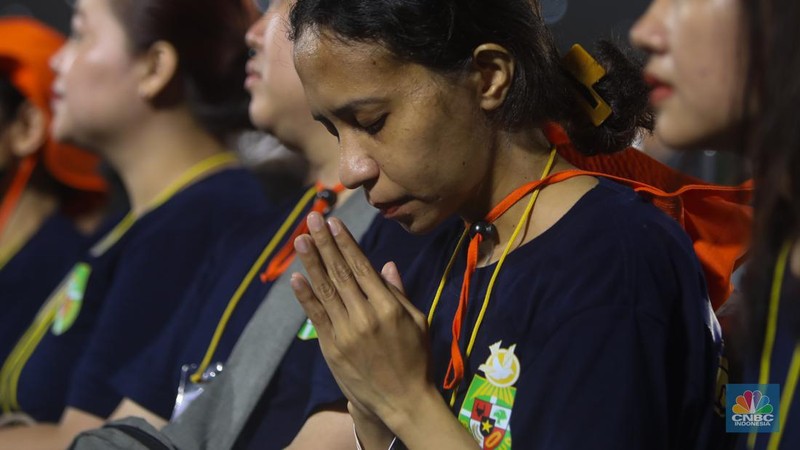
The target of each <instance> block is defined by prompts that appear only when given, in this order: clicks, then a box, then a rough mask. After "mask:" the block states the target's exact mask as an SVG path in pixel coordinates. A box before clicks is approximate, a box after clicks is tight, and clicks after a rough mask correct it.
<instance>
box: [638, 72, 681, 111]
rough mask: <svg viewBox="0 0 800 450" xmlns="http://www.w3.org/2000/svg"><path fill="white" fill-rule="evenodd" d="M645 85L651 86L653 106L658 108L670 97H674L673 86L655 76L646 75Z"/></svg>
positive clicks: (651, 102)
mask: <svg viewBox="0 0 800 450" xmlns="http://www.w3.org/2000/svg"><path fill="white" fill-rule="evenodd" d="M644 80H645V83H647V85H648V86H650V95H649V97H650V104H651V105H653V106H656V107H657V106H658V105H659V104H661V103H662V102H664V101H665V100H667V99H668V98H669V97H672V94H673V92H674V89H673V88H672V86H671V85H669V84H667V83H665V82H663V81H661V80H660V79H659V78H657V77H656V76H654V75H649V74H645V76H644Z"/></svg>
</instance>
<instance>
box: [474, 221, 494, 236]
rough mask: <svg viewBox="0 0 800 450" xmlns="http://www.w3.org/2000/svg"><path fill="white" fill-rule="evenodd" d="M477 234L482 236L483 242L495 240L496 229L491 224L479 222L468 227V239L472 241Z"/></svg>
mask: <svg viewBox="0 0 800 450" xmlns="http://www.w3.org/2000/svg"><path fill="white" fill-rule="evenodd" d="M478 234H480V235H481V236H483V240H489V239H496V238H497V229H496V228H495V227H494V225H492V224H491V223H489V222H486V221H484V220H479V221H477V222H475V223H473V224H472V225H471V226H470V227H469V237H470V239H472V238H474V237H475V236H476V235H478Z"/></svg>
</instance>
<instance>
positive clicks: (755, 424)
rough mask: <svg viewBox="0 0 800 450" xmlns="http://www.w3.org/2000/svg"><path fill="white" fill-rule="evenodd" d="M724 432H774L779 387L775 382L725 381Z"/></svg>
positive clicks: (776, 421)
mask: <svg viewBox="0 0 800 450" xmlns="http://www.w3.org/2000/svg"><path fill="white" fill-rule="evenodd" d="M726 397H727V398H726V400H727V404H728V405H729V408H728V409H727V411H726V412H727V414H726V415H727V418H726V427H725V428H726V431H727V432H728V433H774V432H776V431H778V430H779V425H780V421H779V419H778V412H779V409H780V405H779V403H780V386H779V385H777V384H762V385H758V384H729V385H728V386H727V392H726Z"/></svg>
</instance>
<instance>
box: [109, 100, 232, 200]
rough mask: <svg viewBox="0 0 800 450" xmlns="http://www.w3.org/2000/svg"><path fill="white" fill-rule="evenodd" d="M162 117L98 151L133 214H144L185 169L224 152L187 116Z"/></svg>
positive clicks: (217, 142) (219, 145)
mask: <svg viewBox="0 0 800 450" xmlns="http://www.w3.org/2000/svg"><path fill="white" fill-rule="evenodd" d="M162 114H163V115H162V116H161V117H160V120H151V121H150V122H149V123H148V124H147V125H146V126H143V127H140V128H138V129H137V130H136V132H135V133H130V134H129V135H128V136H125V137H124V138H122V139H120V140H119V141H117V142H116V143H114V144H112V145H110V146H109V148H107V149H105V151H103V152H102V153H103V155H104V156H105V157H106V158H107V159H108V161H109V164H110V165H111V166H112V167H113V168H114V169H115V170H116V171H117V173H118V174H119V176H120V179H121V180H122V183H123V185H124V186H125V190H126V192H127V194H128V198H129V201H130V205H131V211H132V212H133V213H135V214H142V213H143V212H145V211H146V210H147V209H148V207H149V206H150V204H151V203H152V202H153V200H154V199H155V198H156V197H157V196H158V195H159V194H160V193H161V192H162V191H164V189H166V188H167V187H168V186H169V185H170V184H172V183H174V182H175V181H176V180H178V179H179V178H180V177H181V175H183V174H184V173H185V172H186V171H187V170H188V169H189V168H191V167H192V166H194V165H195V164H197V163H199V162H200V161H202V160H204V159H206V158H208V157H210V156H213V155H215V154H218V153H220V152H223V151H225V148H224V146H223V145H222V144H221V143H220V142H219V141H218V140H217V139H215V138H214V137H213V136H212V135H210V134H209V133H207V132H206V131H205V130H203V129H202V128H201V127H200V126H199V125H198V124H197V123H196V122H195V121H194V120H193V119H191V118H190V117H183V114H178V113H172V114H170V113H162ZM186 115H188V113H186Z"/></svg>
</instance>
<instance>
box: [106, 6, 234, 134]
mask: <svg viewBox="0 0 800 450" xmlns="http://www.w3.org/2000/svg"><path fill="white" fill-rule="evenodd" d="M111 6H112V10H113V11H114V13H115V15H116V16H117V17H118V18H119V21H120V23H122V26H123V27H124V29H125V31H126V33H127V36H128V40H129V43H130V47H131V51H132V52H134V53H137V52H143V51H146V50H147V49H148V48H150V47H151V46H152V45H153V44H154V43H156V42H158V41H166V42H169V43H170V44H171V45H172V46H174V47H175V49H176V51H177V53H178V57H179V63H178V76H176V77H175V80H173V83H172V84H171V85H170V87H169V88H168V89H167V91H166V92H164V93H163V95H161V96H160V97H159V98H158V99H157V101H160V102H162V103H172V102H175V101H185V102H187V103H188V105H189V108H190V110H191V111H192V114H193V115H194V116H195V118H196V119H198V121H199V122H200V123H201V124H202V125H203V126H204V127H205V128H206V129H208V130H209V131H210V132H212V133H213V134H215V135H218V136H222V135H224V134H226V133H227V132H230V131H234V130H236V129H237V128H242V127H245V126H247V125H248V124H249V119H248V115H247V106H248V102H249V97H248V95H247V92H246V91H245V89H244V79H245V71H244V65H245V63H246V61H247V46H246V45H245V43H244V35H245V33H246V32H247V27H248V26H249V23H248V13H247V11H246V9H245V7H244V2H243V1H242V0H111Z"/></svg>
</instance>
